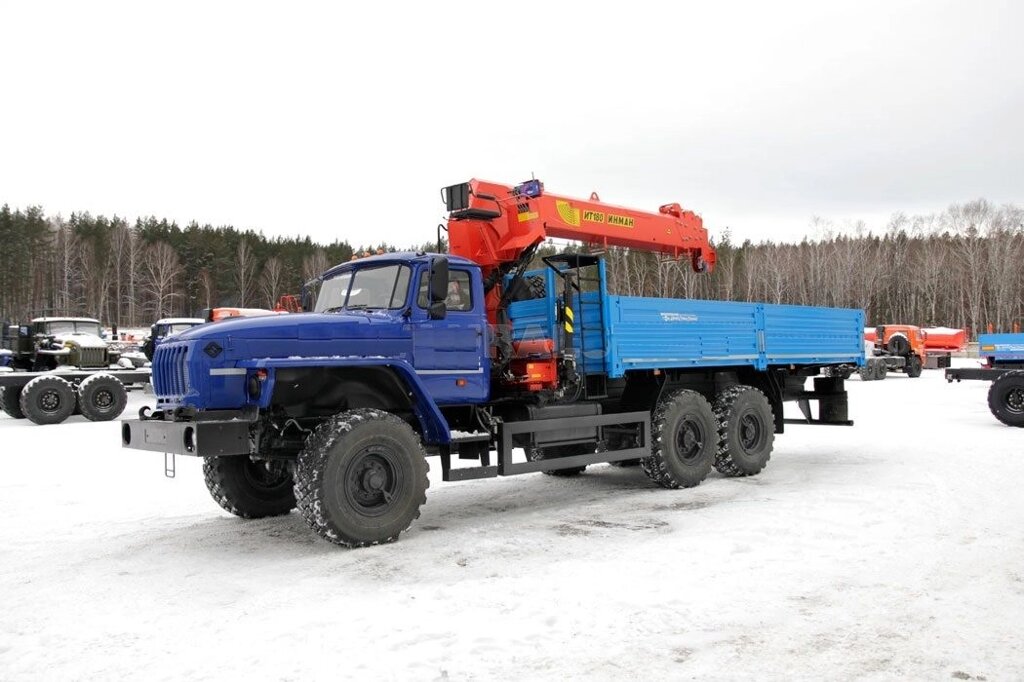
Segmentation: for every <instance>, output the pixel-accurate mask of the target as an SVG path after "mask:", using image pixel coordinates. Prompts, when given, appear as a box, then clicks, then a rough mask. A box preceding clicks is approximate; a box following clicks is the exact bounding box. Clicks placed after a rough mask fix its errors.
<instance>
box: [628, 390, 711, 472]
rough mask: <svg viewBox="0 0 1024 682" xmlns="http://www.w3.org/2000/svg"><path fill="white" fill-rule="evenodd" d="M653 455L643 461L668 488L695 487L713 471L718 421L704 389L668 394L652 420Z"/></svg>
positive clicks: (646, 470)
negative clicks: (702, 390) (701, 390)
mask: <svg viewBox="0 0 1024 682" xmlns="http://www.w3.org/2000/svg"><path fill="white" fill-rule="evenodd" d="M651 443H652V447H651V456H650V457H645V458H643V459H642V460H641V461H640V465H641V466H642V467H643V470H644V473H645V474H647V476H648V478H650V479H651V480H652V481H654V482H655V483H657V484H658V485H660V486H662V487H664V488H692V487H693V486H695V485H699V484H700V482H701V481H703V480H704V479H705V478H707V476H708V474H709V473H710V472H711V466H712V463H713V462H714V459H715V451H716V449H717V445H718V425H717V423H716V421H715V413H714V412H713V411H712V409H711V405H710V404H709V403H708V401H707V400H706V399H705V398H704V396H702V395H701V394H700V393H697V392H696V391H690V390H686V389H682V390H679V391H675V392H674V393H672V394H670V395H669V396H667V397H666V398H664V399H663V400H662V401H661V402H660V403H659V404H658V407H657V409H656V410H655V411H654V418H653V419H652V420H651Z"/></svg>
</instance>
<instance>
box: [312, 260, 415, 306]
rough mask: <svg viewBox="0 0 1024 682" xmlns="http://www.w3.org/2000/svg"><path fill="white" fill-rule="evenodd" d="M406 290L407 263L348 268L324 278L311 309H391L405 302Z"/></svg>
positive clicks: (407, 278)
mask: <svg viewBox="0 0 1024 682" xmlns="http://www.w3.org/2000/svg"><path fill="white" fill-rule="evenodd" d="M408 292H409V267H408V266H406V265H385V266H383V267H379V268H362V269H359V270H349V271H347V272H343V273H341V274H339V275H337V276H336V277H332V278H331V279H328V280H324V283H323V285H322V286H321V287H320V294H319V296H317V300H316V308H315V311H316V312H318V313H331V312H335V311H338V310H395V309H398V308H402V307H404V306H405V302H406V295H407V294H408Z"/></svg>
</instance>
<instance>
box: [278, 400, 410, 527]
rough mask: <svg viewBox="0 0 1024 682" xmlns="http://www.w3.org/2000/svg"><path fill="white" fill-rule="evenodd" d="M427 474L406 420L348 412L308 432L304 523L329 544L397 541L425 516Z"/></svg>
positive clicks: (303, 460)
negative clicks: (421, 514)
mask: <svg viewBox="0 0 1024 682" xmlns="http://www.w3.org/2000/svg"><path fill="white" fill-rule="evenodd" d="M427 471H428V466H427V459H426V453H425V452H424V451H423V446H422V445H421V443H420V439H419V437H418V436H417V435H416V433H415V432H414V431H413V430H412V429H411V428H410V427H409V425H408V424H406V423H405V422H404V421H402V420H401V419H400V418H398V417H396V416H395V415H393V414H390V413H388V412H384V411H382V410H376V409H369V408H360V409H356V410H349V411H347V412H342V413H341V414H338V415H336V416H334V417H331V418H330V419H328V420H326V421H324V422H323V423H322V424H320V426H318V427H317V429H316V430H315V431H314V432H313V433H312V435H310V436H309V439H308V440H307V441H306V447H305V448H304V449H303V450H302V452H300V453H299V457H298V460H297V461H296V464H295V498H296V502H297V503H298V508H299V511H300V512H302V516H303V518H305V519H306V523H307V524H309V526H310V528H312V529H313V530H314V531H315V532H316V533H317V535H319V536H320V537H322V538H323V539H325V540H327V541H328V542H333V543H334V544H336V545H342V546H345V547H365V546H367V545H376V544H379V543H382V542H392V541H394V540H397V539H398V535H399V534H400V533H401V532H402V531H404V530H406V529H408V528H409V526H411V525H412V522H413V521H415V520H416V519H417V518H419V515H420V506H421V505H423V504H424V503H425V502H426V501H427V487H428V486H429V485H430V482H429V481H428V479H427Z"/></svg>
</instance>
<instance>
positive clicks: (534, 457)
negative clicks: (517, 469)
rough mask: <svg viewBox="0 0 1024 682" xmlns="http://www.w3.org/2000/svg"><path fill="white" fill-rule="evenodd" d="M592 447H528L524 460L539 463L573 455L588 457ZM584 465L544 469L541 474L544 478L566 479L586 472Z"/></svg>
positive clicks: (583, 444) (587, 444)
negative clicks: (558, 477)
mask: <svg viewBox="0 0 1024 682" xmlns="http://www.w3.org/2000/svg"><path fill="white" fill-rule="evenodd" d="M594 451H595V450H594V446H593V445H591V444H589V443H576V444H575V445H553V446H551V447H547V448H538V447H536V446H532V445H531V446H530V447H528V448H526V459H528V460H529V461H531V462H539V461H541V460H544V459H555V458H558V457H572V456H574V455H589V454H590V453H592V452H594ZM586 468H587V467H586V465H584V466H581V467H572V468H571V469H545V470H544V471H543V473H544V474H545V475H546V476H561V477H562V478H568V477H570V476H579V475H580V474H582V473H583V472H584V471H585V470H586Z"/></svg>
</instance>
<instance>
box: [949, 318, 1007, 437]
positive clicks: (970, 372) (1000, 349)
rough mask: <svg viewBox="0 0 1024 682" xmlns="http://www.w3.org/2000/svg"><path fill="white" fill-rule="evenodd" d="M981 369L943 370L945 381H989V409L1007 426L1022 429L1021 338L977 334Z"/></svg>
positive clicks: (1005, 335)
mask: <svg viewBox="0 0 1024 682" xmlns="http://www.w3.org/2000/svg"><path fill="white" fill-rule="evenodd" d="M978 357H979V358H981V360H982V366H981V367H977V368H967V367H964V368H953V369H947V370H946V381H947V382H952V381H957V382H960V381H964V380H968V381H970V380H976V381H991V382H992V386H990V387H989V389H988V409H989V411H991V412H992V416H994V417H995V418H996V419H998V420H999V421H1001V422H1002V423H1004V424H1006V425H1007V426H1016V427H1024V334H979V335H978Z"/></svg>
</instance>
